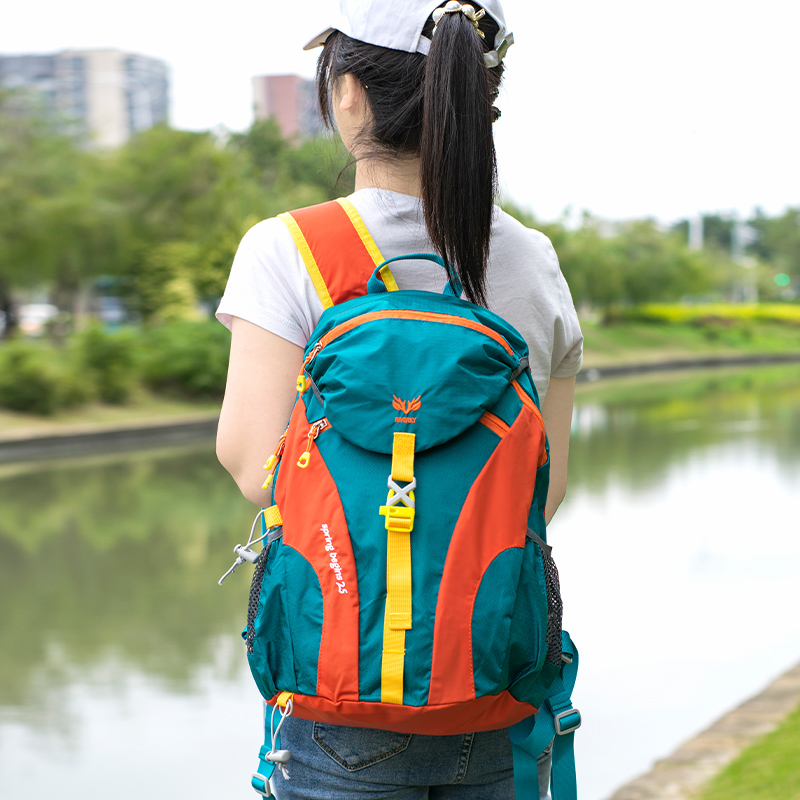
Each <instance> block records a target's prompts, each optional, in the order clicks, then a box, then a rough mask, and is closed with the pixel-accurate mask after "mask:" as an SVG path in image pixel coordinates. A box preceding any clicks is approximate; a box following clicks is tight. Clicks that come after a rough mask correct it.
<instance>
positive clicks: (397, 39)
mask: <svg viewBox="0 0 800 800" xmlns="http://www.w3.org/2000/svg"><path fill="white" fill-rule="evenodd" d="M440 5H444V3H442V2H441V0H404V2H403V3H402V5H401V4H399V3H391V2H387V0H339V14H338V16H337V17H336V18H335V19H334V20H333V21H332V24H331V25H330V26H329V27H327V28H325V30H324V31H322V33H320V34H319V35H318V36H315V37H314V38H313V39H312V40H311V41H310V42H309V43H308V44H307V45H306V46H305V47H304V48H303V49H304V50H312V49H313V48H315V47H320V46H321V45H323V44H325V41H326V40H327V38H328V37H329V36H330V35H331V34H332V33H333V32H334V31H341V32H342V33H344V34H345V35H346V36H349V37H350V38H351V39H357V40H358V41H360V42H366V43H367V44H374V45H377V46H378V47H387V48H389V49H390V50H404V51H405V52H407V53H424V54H425V55H427V53H428V51H429V50H430V47H431V40H430V39H428V38H427V37H426V36H423V35H422V29H423V27H424V26H425V22H426V21H427V19H428V17H429V16H430V15H431V13H432V12H433V11H434V9H436V8H438V7H439V6H440ZM476 5H480V6H481V8H483V9H484V10H485V11H486V13H487V14H488V15H489V16H490V17H491V18H492V19H493V20H494V21H495V22H496V23H497V25H498V27H499V29H500V30H499V31H498V32H497V35H496V36H495V40H494V48H493V49H492V50H491V51H490V52H488V53H485V54H484V61H485V62H486V66H487V67H496V66H497V65H498V64H499V63H500V61H501V60H502V59H503V56H505V54H506V51H507V50H508V48H509V47H511V45H512V44H513V43H514V34H512V33H511V32H510V31H509V30H508V29H507V28H506V22H505V17H504V16H503V9H502V8H501V6H500V2H499V0H481V1H480V3H476Z"/></svg>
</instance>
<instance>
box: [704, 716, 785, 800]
mask: <svg viewBox="0 0 800 800" xmlns="http://www.w3.org/2000/svg"><path fill="white" fill-rule="evenodd" d="M698 800H800V706H798V708H796V709H795V710H794V711H793V712H792V713H791V714H790V715H789V716H788V717H787V718H786V719H785V720H784V722H783V724H782V725H781V726H780V727H779V728H778V729H777V730H775V731H773V732H772V733H770V734H767V735H766V736H765V737H764V738H763V739H760V740H759V741H758V742H756V743H755V744H753V745H751V746H750V747H748V748H747V749H746V750H745V751H743V752H742V753H741V754H740V755H739V757H738V758H737V759H736V760H735V761H733V762H731V763H730V764H729V765H728V766H727V767H726V768H725V769H724V770H723V771H722V772H720V773H719V775H717V776H716V777H715V778H714V779H712V781H711V782H710V783H709V784H708V785H707V786H706V787H705V789H704V791H703V793H702V794H701V795H700V796H699V798H698Z"/></svg>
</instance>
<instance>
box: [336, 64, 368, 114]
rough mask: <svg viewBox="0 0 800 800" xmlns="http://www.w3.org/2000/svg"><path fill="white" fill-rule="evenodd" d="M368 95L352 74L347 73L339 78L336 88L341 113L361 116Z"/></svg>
mask: <svg viewBox="0 0 800 800" xmlns="http://www.w3.org/2000/svg"><path fill="white" fill-rule="evenodd" d="M366 100H367V95H366V92H365V91H364V86H363V84H362V83H361V81H360V80H358V78H356V76H355V75H353V73H352V72H345V74H344V75H342V77H341V78H339V81H338V85H337V87H336V102H337V105H338V107H339V111H342V112H344V113H355V114H357V115H359V116H360V115H361V114H362V113H363V111H364V105H365V104H366Z"/></svg>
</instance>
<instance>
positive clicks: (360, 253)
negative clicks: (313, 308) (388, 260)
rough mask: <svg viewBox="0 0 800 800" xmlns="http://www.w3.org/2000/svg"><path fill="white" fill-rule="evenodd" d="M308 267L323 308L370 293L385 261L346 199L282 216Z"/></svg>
mask: <svg viewBox="0 0 800 800" xmlns="http://www.w3.org/2000/svg"><path fill="white" fill-rule="evenodd" d="M279 219H281V220H282V221H283V223H284V224H285V225H286V227H287V228H288V229H289V233H291V235H292V239H294V243H295V245H297V249H298V250H299V251H300V255H301V256H302V258H303V263H304V264H305V265H306V269H307V270H308V274H309V277H310V278H311V282H312V283H313V284H314V288H315V289H316V290H317V294H318V295H319V299H320V300H321V301H322V307H323V308H330V307H331V306H333V305H338V304H339V303H343V302H344V301H345V300H350V299H352V298H353V297H361V296H362V295H364V294H366V292H367V281H368V280H369V278H370V276H371V275H372V273H373V272H374V270H375V267H377V266H378V265H379V264H381V263H382V262H383V260H384V258H383V256H382V255H381V251H380V250H379V249H378V246H377V245H376V244H375V241H374V239H373V238H372V236H370V233H369V231H368V230H367V226H366V225H365V224H364V221H363V220H362V219H361V217H360V216H359V215H358V212H357V211H356V209H355V207H354V206H353V204H352V203H351V202H350V201H349V200H348V199H347V198H345V197H341V198H339V199H338V200H331V201H330V202H327V203H321V204H320V205H317V206H310V207H308V208H301V209H299V210H297V211H289V212H286V213H285V214H280V215H279Z"/></svg>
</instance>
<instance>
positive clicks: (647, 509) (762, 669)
mask: <svg viewBox="0 0 800 800" xmlns="http://www.w3.org/2000/svg"><path fill="white" fill-rule="evenodd" d="M570 464H571V469H570V487H569V492H568V498H567V500H566V501H565V502H564V504H563V506H562V507H561V509H559V511H558V514H557V515H556V517H555V519H554V521H553V523H552V525H551V527H550V530H549V539H550V542H551V544H553V546H554V556H555V558H556V561H557V563H558V566H559V570H560V573H561V583H562V592H563V595H564V602H565V627H567V628H568V629H569V630H570V632H571V633H572V635H573V638H574V639H575V641H576V643H577V644H578V647H579V648H580V652H581V672H580V675H579V679H578V686H577V687H576V691H575V694H574V700H575V703H576V705H577V706H579V707H580V709H581V711H582V714H583V718H584V725H583V727H582V728H581V729H580V730H579V731H578V733H577V735H576V751H577V761H578V770H579V786H580V792H579V796H580V797H581V798H582V800H603V798H605V797H607V796H608V795H609V794H610V793H611V791H612V790H613V789H614V788H615V787H617V786H619V785H620V784H622V783H624V782H625V781H626V780H628V779H630V778H632V777H633V776H634V775H636V774H638V773H639V772H642V771H644V770H646V769H647V768H648V767H649V766H650V765H651V764H652V762H653V761H654V760H655V759H657V758H659V757H661V756H664V755H666V754H667V753H668V752H670V751H671V750H672V749H673V748H674V747H675V746H677V745H678V744H679V743H680V742H681V741H683V740H684V739H686V738H687V737H689V736H691V735H692V734H694V733H696V732H698V731H700V730H702V729H703V728H704V727H706V726H707V725H708V724H709V723H711V722H712V721H713V720H714V719H715V718H716V717H718V716H719V715H720V714H722V713H724V712H725V711H727V710H728V709H729V708H730V707H732V706H733V705H735V704H737V703H738V702H741V701H742V700H744V699H745V698H746V697H748V696H750V695H751V694H753V693H754V692H756V691H758V690H759V689H760V688H761V687H763V685H764V684H765V683H767V682H768V681H769V680H770V679H772V678H774V677H775V676H777V675H778V674H780V673H781V672H782V671H783V670H785V669H787V668H788V667H790V666H792V665H793V664H794V663H796V662H797V661H798V659H800V619H799V617H800V615H798V609H800V580H798V575H800V536H798V533H800V525H798V523H797V509H798V502H799V501H800V491H799V487H800V368H798V367H780V368H772V367H770V368H765V367H762V368H759V369H750V370H745V371H737V372H714V373H710V374H707V375H704V376H698V375H694V376H688V377H687V376H685V375H684V376H675V375H672V376H650V377H648V378H639V379H636V380H634V379H627V380H625V381H601V382H600V383H598V384H596V385H593V386H583V387H581V389H580V391H579V395H578V398H577V401H576V409H575V415H574V423H573V436H572V446H571V454H570ZM252 516H253V508H252V507H251V506H250V505H249V504H248V503H247V502H246V501H244V500H243V499H241V497H240V496H239V495H238V492H237V490H236V488H235V486H234V485H233V483H232V481H231V480H230V478H229V477H228V476H227V474H226V473H225V472H224V471H223V470H222V469H221V468H220V467H219V465H218V464H217V463H216V460H215V457H214V452H213V446H212V445H211V444H210V443H209V444H208V445H199V446H193V447H189V448H182V449H172V450H170V449H163V450H151V451H147V452H141V453H137V454H134V455H131V454H125V455H121V456H113V455H106V456H97V457H93V458H83V459H80V460H78V459H76V460H74V461H65V460H61V461H54V462H49V463H48V462H38V463H33V464H16V465H7V466H4V467H1V468H0V797H2V798H4V799H6V798H7V800H33V798H39V797H41V796H45V795H49V794H53V795H55V796H59V797H61V798H64V800H95V798H101V797H106V796H109V795H111V796H114V797H115V798H117V800H133V798H136V799H137V800H139V798H141V797H142V796H147V797H149V798H151V800H167V798H169V799H170V800H172V798H176V797H192V798H193V800H206V799H207V800H211V798H215V799H216V798H219V797H226V798H230V800H237V798H241V800H245V798H252V797H254V796H255V795H254V794H253V792H252V790H251V789H250V788H249V776H250V774H251V773H252V772H253V770H254V768H255V766H256V763H257V761H256V756H257V752H258V748H259V746H260V741H259V737H260V735H261V712H260V708H259V697H258V693H257V691H256V689H255V687H254V686H253V685H251V679H250V676H249V673H248V671H247V667H246V665H245V662H244V654H243V647H242V643H241V639H240V637H239V631H240V630H241V628H242V624H243V616H244V613H245V608H246V597H247V590H248V578H249V574H248V573H249V569H250V568H249V567H240V569H239V571H237V573H236V574H234V575H233V576H232V577H231V578H229V579H228V580H227V581H226V582H225V584H224V585H223V587H218V586H217V585H216V581H217V579H218V577H219V575H220V574H221V573H222V572H224V571H225V569H227V567H228V566H229V563H230V561H231V560H232V554H231V549H232V547H233V545H234V544H236V543H237V542H240V541H242V540H243V536H245V535H246V529H249V525H250V521H251V518H252Z"/></svg>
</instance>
